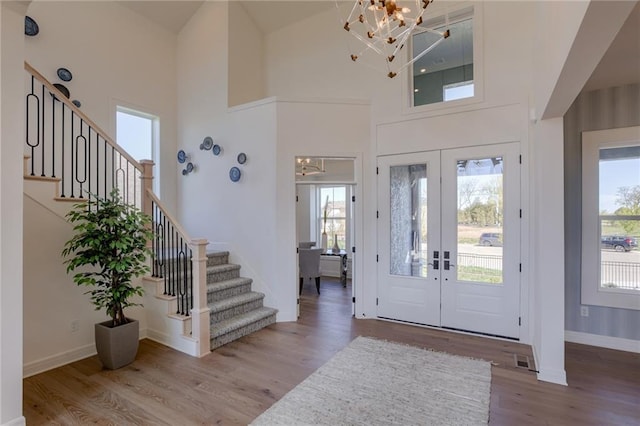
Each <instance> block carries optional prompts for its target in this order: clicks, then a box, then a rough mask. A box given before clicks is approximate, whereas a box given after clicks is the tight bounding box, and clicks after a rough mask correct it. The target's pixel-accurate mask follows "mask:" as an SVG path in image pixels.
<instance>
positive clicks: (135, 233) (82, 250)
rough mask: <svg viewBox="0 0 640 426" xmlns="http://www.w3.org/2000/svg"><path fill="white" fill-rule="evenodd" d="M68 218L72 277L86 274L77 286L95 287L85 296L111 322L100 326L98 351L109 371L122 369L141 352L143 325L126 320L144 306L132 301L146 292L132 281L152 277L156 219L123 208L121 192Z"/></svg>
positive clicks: (94, 201) (77, 278)
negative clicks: (150, 258)
mask: <svg viewBox="0 0 640 426" xmlns="http://www.w3.org/2000/svg"><path fill="white" fill-rule="evenodd" d="M66 217H67V219H68V220H69V222H71V223H72V224H73V225H74V228H73V229H74V233H75V235H74V236H73V237H72V238H71V239H70V240H69V241H67V242H66V243H65V245H64V250H63V251H62V255H63V256H64V257H67V260H65V262H64V263H65V264H66V266H67V272H71V271H74V270H76V269H78V268H82V270H81V271H80V272H77V273H76V274H75V275H74V276H73V281H74V282H75V283H76V284H77V285H79V286H87V287H91V288H92V289H91V290H89V291H87V293H86V294H90V295H91V302H92V303H93V304H94V305H95V308H96V310H100V309H105V310H106V313H107V315H108V316H109V317H110V318H111V319H110V320H108V321H104V322H102V323H99V324H96V325H95V339H96V350H97V352H98V358H99V359H100V361H101V362H102V364H103V365H104V366H105V367H107V368H109V369H116V368H120V367H122V366H124V365H127V364H129V363H131V362H133V360H134V359H135V357H136V354H137V351H138V338H139V326H138V321H137V320H134V319H131V318H127V317H126V316H125V314H124V309H125V308H127V307H129V306H136V305H139V304H138V303H135V302H133V301H132V298H133V297H134V296H142V294H143V292H144V290H143V288H142V287H140V286H135V285H133V284H132V279H133V278H135V277H138V276H141V275H143V274H145V273H148V272H149V266H148V265H147V257H148V256H149V255H150V254H151V252H150V250H149V249H148V248H147V241H149V240H150V239H151V231H150V227H149V226H150V225H149V224H150V223H151V219H150V217H149V216H148V215H146V214H144V213H142V212H141V211H140V210H139V209H137V208H136V207H135V206H131V205H128V204H126V203H124V202H123V200H122V198H121V197H120V194H119V192H118V190H117V189H114V190H112V191H111V194H110V195H109V197H107V198H99V197H97V196H95V195H93V194H91V195H90V197H89V203H78V204H76V205H75V206H74V207H73V209H72V210H71V211H70V212H69V213H68V214H67V215H66Z"/></svg>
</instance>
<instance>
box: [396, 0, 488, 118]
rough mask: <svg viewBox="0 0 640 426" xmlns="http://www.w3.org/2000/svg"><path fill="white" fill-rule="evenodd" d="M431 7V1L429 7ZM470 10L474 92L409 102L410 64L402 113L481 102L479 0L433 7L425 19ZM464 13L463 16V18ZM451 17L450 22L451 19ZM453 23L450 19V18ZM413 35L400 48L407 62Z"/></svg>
mask: <svg viewBox="0 0 640 426" xmlns="http://www.w3.org/2000/svg"><path fill="white" fill-rule="evenodd" d="M433 6H435V3H434V4H432V5H431V6H430V7H433ZM469 8H471V9H473V10H472V12H471V14H470V16H471V18H472V19H473V85H474V94H473V96H471V97H468V98H463V99H456V100H453V101H446V102H445V101H443V102H437V103H433V104H426V105H418V106H414V105H413V99H414V87H413V67H412V66H410V67H408V68H409V71H408V72H407V75H406V78H403V79H402V98H403V102H402V113H403V114H416V113H425V112H432V111H439V110H443V109H448V108H454V107H460V106H466V105H472V104H476V103H479V102H482V101H484V50H483V46H484V43H483V37H482V34H483V25H484V20H483V5H482V2H476V3H470V2H465V3H461V4H457V5H455V6H453V8H450V9H448V8H447V9H443V8H441V9H434V12H433V15H434V17H433V18H429V19H428V20H429V21H431V20H440V19H442V20H444V16H445V15H447V14H449V15H450V16H454V17H455V20H460V16H459V13H460V12H461V11H464V10H465V9H469ZM466 16H467V15H465V17H466ZM455 20H454V21H455ZM452 22H453V21H452ZM412 40H413V37H410V39H409V45H408V46H407V47H408V48H407V49H404V50H405V52H404V55H405V61H407V62H408V61H410V60H411V58H410V55H411V52H413V47H412V45H411V43H412Z"/></svg>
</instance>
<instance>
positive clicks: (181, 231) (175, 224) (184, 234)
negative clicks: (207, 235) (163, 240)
mask: <svg viewBox="0 0 640 426" xmlns="http://www.w3.org/2000/svg"><path fill="white" fill-rule="evenodd" d="M147 195H148V196H149V198H151V200H153V202H154V203H156V206H158V208H159V209H160V211H161V212H162V214H163V215H164V216H165V217H166V218H167V219H169V222H171V224H172V225H173V227H174V228H176V230H177V231H178V233H179V234H180V235H182V237H183V238H184V239H185V240H186V241H187V243H188V244H189V245H191V241H192V240H191V237H189V234H187V231H185V230H184V228H182V226H180V222H178V221H177V220H176V218H174V217H173V216H171V213H169V212H168V211H166V210H165V209H164V208H163V207H162V201H160V199H159V198H158V197H156V194H154V193H153V191H152V190H151V189H147Z"/></svg>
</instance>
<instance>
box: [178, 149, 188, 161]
mask: <svg viewBox="0 0 640 426" xmlns="http://www.w3.org/2000/svg"><path fill="white" fill-rule="evenodd" d="M185 161H187V154H186V153H185V152H184V151H183V150H180V151H178V163H180V164H182V163H184V162H185Z"/></svg>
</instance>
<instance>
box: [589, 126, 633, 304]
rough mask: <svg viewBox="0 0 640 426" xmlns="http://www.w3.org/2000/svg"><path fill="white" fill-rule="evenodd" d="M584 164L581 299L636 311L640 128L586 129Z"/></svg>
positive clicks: (590, 302)
mask: <svg viewBox="0 0 640 426" xmlns="http://www.w3.org/2000/svg"><path fill="white" fill-rule="evenodd" d="M582 163H583V165H582V173H583V178H582V199H583V205H582V209H583V211H582V303H583V304H589V305H602V306H611V307H619V308H627V309H639V310H640V246H639V245H638V243H639V242H640V127H627V128H622V129H611V130H600V131H594V132H584V133H583V135H582ZM594 188H597V189H596V190H594Z"/></svg>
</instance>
